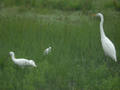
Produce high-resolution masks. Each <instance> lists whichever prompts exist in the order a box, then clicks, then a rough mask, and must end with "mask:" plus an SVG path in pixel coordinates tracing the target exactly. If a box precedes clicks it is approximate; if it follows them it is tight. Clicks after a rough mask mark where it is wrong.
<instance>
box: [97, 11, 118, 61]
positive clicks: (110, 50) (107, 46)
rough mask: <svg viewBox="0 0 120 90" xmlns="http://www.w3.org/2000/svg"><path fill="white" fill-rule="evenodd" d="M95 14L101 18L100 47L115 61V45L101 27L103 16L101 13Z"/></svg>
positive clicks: (101, 25)
mask: <svg viewBox="0 0 120 90" xmlns="http://www.w3.org/2000/svg"><path fill="white" fill-rule="evenodd" d="M96 16H99V17H100V18H101V22H100V34H101V43H102V47H103V50H104V52H105V55H107V56H109V57H111V58H112V59H113V60H115V62H117V57H116V50H115V46H114V44H113V43H112V41H111V40H110V39H109V38H108V37H107V36H106V35H105V33H104V29H103V22H104V17H103V15H102V14H101V13H97V14H96Z"/></svg>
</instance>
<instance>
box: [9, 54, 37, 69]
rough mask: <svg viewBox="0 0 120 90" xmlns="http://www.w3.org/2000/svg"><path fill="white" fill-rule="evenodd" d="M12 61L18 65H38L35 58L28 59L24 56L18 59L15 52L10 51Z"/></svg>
mask: <svg viewBox="0 0 120 90" xmlns="http://www.w3.org/2000/svg"><path fill="white" fill-rule="evenodd" d="M10 55H11V58H12V61H13V62H14V63H15V64H17V65H18V66H21V67H24V66H33V67H36V64H35V62H34V61H33V60H28V59H24V58H19V59H16V58H15V56H14V52H10Z"/></svg>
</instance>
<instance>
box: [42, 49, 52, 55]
mask: <svg viewBox="0 0 120 90" xmlns="http://www.w3.org/2000/svg"><path fill="white" fill-rule="evenodd" d="M51 49H52V47H48V48H46V49H45V50H44V55H48V54H49V53H50V52H51Z"/></svg>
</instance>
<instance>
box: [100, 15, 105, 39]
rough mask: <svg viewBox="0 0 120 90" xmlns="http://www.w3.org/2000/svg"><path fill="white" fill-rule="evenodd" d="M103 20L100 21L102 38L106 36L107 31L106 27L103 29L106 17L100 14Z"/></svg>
mask: <svg viewBox="0 0 120 90" xmlns="http://www.w3.org/2000/svg"><path fill="white" fill-rule="evenodd" d="M100 18H101V21H100V34H101V38H103V37H105V33H104V29H103V22H104V18H103V16H100Z"/></svg>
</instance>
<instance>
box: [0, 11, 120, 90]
mask: <svg viewBox="0 0 120 90" xmlns="http://www.w3.org/2000/svg"><path fill="white" fill-rule="evenodd" d="M104 13H106V12H104ZM2 14H4V13H2ZM56 14H59V15H56ZM56 14H55V15H36V14H35V15H34V14H32V13H22V14H20V13H19V14H17V15H11V16H10V14H8V16H6V15H0V50H1V52H0V58H1V59H0V89H1V90H4V89H11V90H14V89H16V90H21V89H22V90H71V89H75V90H81V89H85V90H88V89H91V90H111V89H116V90H117V89H118V90H119V89H120V85H119V83H120V78H119V74H120V72H119V69H120V65H119V63H115V62H114V61H113V60H111V59H110V58H108V60H106V57H105V55H104V53H103V50H102V47H101V43H100V35H99V21H98V20H96V19H94V18H92V17H90V16H86V15H82V14H81V15H79V14H78V13H72V14H70V15H68V14H69V13H67V14H66V13H63V12H61V13H56ZM113 14H115V13H113ZM104 15H105V25H104V28H105V32H106V35H108V36H109V37H110V38H111V40H112V41H113V42H114V43H115V45H116V46H117V47H116V48H117V50H118V52H117V53H118V55H119V53H120V52H119V49H120V47H119V45H117V44H119V40H120V39H119V38H120V35H119V32H120V31H119V27H120V25H119V23H120V21H119V19H118V18H119V16H118V17H114V18H111V17H112V16H113V15H112V14H104ZM116 15H117V14H116ZM114 28H115V31H114V30H113V29H114ZM115 32H117V33H115ZM48 46H52V47H53V49H52V52H51V53H50V54H49V55H48V56H44V55H43V51H44V49H45V48H47V47H48ZM9 51H15V55H16V58H19V57H24V58H28V59H33V60H35V62H36V64H37V68H31V67H30V68H25V69H22V68H20V67H18V66H17V65H15V64H14V63H13V62H12V61H11V58H10V56H9ZM105 60H106V61H105Z"/></svg>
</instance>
